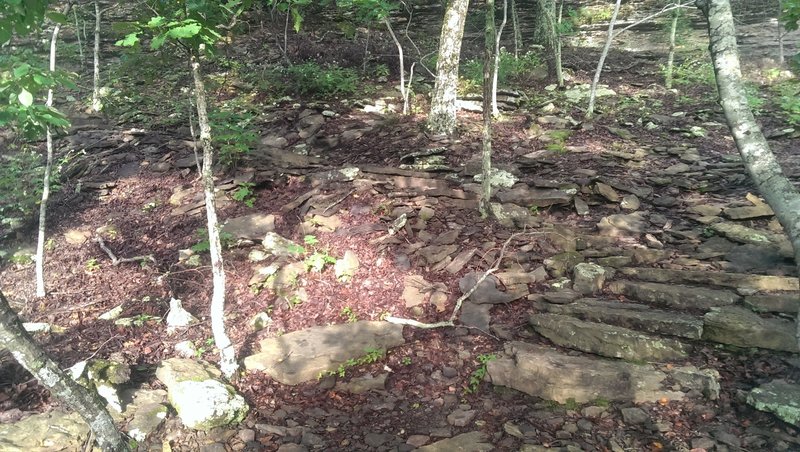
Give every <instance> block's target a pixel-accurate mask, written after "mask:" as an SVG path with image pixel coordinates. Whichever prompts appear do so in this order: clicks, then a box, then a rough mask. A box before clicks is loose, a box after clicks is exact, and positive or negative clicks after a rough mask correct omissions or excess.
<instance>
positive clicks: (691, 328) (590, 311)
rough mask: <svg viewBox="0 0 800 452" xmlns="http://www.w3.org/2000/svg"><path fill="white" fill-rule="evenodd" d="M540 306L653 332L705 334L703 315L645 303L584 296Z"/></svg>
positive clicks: (687, 336)
mask: <svg viewBox="0 0 800 452" xmlns="http://www.w3.org/2000/svg"><path fill="white" fill-rule="evenodd" d="M540 307H542V308H544V309H545V310H547V312H549V313H551V314H564V315H571V316H573V317H578V318H580V319H581V320H587V321H591V322H602V323H608V324H611V325H616V326H621V327H625V328H630V329H634V330H640V331H647V332H650V333H656V334H666V335H668V336H677V337H683V338H686V339H700V338H701V337H702V335H703V319H702V318H701V317H695V316H692V315H689V314H681V313H678V312H668V311H661V310H658V309H653V308H651V307H650V306H647V305H643V304H636V303H620V302H617V301H605V300H599V299H596V298H581V299H579V300H576V301H575V302H574V303H571V304H566V305H555V304H551V303H541V305H540Z"/></svg>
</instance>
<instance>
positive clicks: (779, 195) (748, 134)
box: [695, 0, 800, 342]
mask: <svg viewBox="0 0 800 452" xmlns="http://www.w3.org/2000/svg"><path fill="white" fill-rule="evenodd" d="M695 4H696V5H697V7H698V8H700V10H701V11H702V12H703V14H704V15H705V16H706V20H707V22H708V35H709V36H708V38H709V43H710V44H709V51H710V52H711V60H712V62H713V64H714V73H715V74H716V79H717V89H718V90H719V97H720V99H721V103H722V109H723V110H724V111H725V119H726V120H727V122H728V127H729V128H730V130H731V134H732V135H733V139H734V141H735V142H736V147H737V148H738V149H739V154H740V155H741V156H742V160H743V161H744V166H745V168H746V169H747V172H748V174H749V175H750V179H752V181H753V182H754V183H755V185H756V187H757V188H758V191H759V192H760V193H761V194H762V195H763V196H764V199H766V201H767V204H769V206H770V207H771V208H772V210H773V211H774V212H775V216H776V217H777V218H778V221H779V222H780V223H781V226H783V229H784V230H785V231H786V234H787V235H788V236H789V240H790V241H791V242H792V246H793V247H794V260H795V263H796V264H798V265H800V193H798V191H797V189H796V188H795V186H794V185H793V184H792V182H791V181H790V180H789V179H788V178H787V177H786V176H785V175H784V174H783V171H782V170H781V166H780V164H779V163H778V160H777V159H776V158H775V154H773V153H772V150H771V149H770V147H769V144H768V143H767V139H766V138H765V137H764V134H763V133H762V132H761V128H760V127H759V126H758V124H757V123H756V119H755V117H754V116H753V112H752V111H751V110H750V106H749V105H748V103H747V95H746V93H745V89H744V82H743V81H742V71H741V68H740V65H739V49H738V47H737V44H736V33H735V30H734V25H733V14H732V13H731V5H730V2H729V1H728V0H698V1H697V2H695ZM797 325H798V342H800V313H798V321H797Z"/></svg>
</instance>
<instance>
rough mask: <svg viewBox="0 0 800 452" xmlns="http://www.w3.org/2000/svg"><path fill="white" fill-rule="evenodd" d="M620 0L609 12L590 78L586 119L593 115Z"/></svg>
mask: <svg viewBox="0 0 800 452" xmlns="http://www.w3.org/2000/svg"><path fill="white" fill-rule="evenodd" d="M620 3H622V0H617V1H616V3H615V4H614V11H613V12H612V13H611V21H610V22H609V23H608V35H607V36H606V44H605V46H603V53H601V54H600V61H598V62H597V70H596V71H595V72H594V79H592V88H591V91H590V92H589V107H588V108H587V109H586V119H592V117H593V116H594V102H595V98H596V97H597V85H598V84H599V83H600V74H602V73H603V64H605V62H606V57H607V56H608V50H609V49H610V48H611V41H613V40H614V23H616V21H617V13H619V5H620Z"/></svg>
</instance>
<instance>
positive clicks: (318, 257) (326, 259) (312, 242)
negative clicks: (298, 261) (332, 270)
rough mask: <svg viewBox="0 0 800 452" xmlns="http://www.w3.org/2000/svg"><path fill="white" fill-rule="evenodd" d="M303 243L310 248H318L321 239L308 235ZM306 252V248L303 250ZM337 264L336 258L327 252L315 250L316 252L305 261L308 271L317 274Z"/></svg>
mask: <svg viewBox="0 0 800 452" xmlns="http://www.w3.org/2000/svg"><path fill="white" fill-rule="evenodd" d="M303 243H305V244H306V245H308V246H311V247H313V246H316V245H318V244H319V239H317V237H316V236H314V235H306V236H305V237H303ZM303 251H304V252H305V248H304V249H303ZM335 263H336V258H335V257H333V256H331V255H330V254H328V252H327V251H324V250H319V249H315V250H314V252H313V253H312V254H311V255H309V256H307V257H306V258H305V259H304V260H303V264H305V266H306V271H312V270H313V271H315V272H317V273H319V272H321V271H322V270H324V269H325V266H326V265H333V264H335Z"/></svg>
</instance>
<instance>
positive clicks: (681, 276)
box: [619, 267, 800, 291]
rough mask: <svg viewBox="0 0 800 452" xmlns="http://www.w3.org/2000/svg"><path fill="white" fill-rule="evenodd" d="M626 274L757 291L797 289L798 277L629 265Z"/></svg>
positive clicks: (643, 278)
mask: <svg viewBox="0 0 800 452" xmlns="http://www.w3.org/2000/svg"><path fill="white" fill-rule="evenodd" d="M619 271H620V273H622V274H624V275H626V276H632V277H635V278H636V279H641V280H644V281H650V282H657V283H674V284H706V285H714V286H722V287H733V288H737V289H752V290H756V291H797V290H798V289H800V284H799V283H798V279H797V278H795V277H791V276H772V275H751V274H745V273H727V272H708V271H697V270H670V269H663V268H649V267H648V268H646V267H628V268H622V269H620V270H619Z"/></svg>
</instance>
